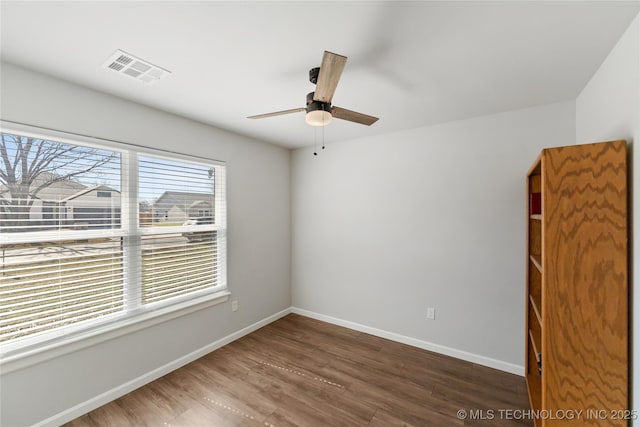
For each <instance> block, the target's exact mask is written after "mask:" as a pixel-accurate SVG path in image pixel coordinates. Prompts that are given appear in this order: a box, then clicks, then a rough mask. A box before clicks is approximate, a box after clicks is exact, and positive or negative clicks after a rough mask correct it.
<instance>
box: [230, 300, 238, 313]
mask: <svg viewBox="0 0 640 427" xmlns="http://www.w3.org/2000/svg"><path fill="white" fill-rule="evenodd" d="M231 311H238V300H234V301H231Z"/></svg>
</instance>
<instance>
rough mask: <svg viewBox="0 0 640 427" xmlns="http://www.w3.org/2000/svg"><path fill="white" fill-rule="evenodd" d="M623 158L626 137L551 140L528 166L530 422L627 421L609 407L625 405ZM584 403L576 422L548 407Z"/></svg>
mask: <svg viewBox="0 0 640 427" xmlns="http://www.w3.org/2000/svg"><path fill="white" fill-rule="evenodd" d="M626 159H627V153H626V142H625V141H612V142H604V143H597V144H585V145H573V146H567V147H558V148H549V149H545V150H543V151H542V153H541V154H540V156H539V157H538V159H537V160H536V161H535V162H534V164H533V166H532V167H531V169H530V170H529V172H528V175H527V191H528V200H529V201H528V211H527V212H528V221H527V222H528V230H527V231H528V233H527V240H528V248H527V249H528V250H527V298H526V346H525V371H526V380H527V387H528V391H529V399H530V402H531V407H532V409H533V410H544V412H543V413H542V415H543V417H541V418H540V419H537V420H536V422H535V425H536V427H540V426H544V427H548V426H554V425H562V426H568V425H576V426H583V425H616V426H617V425H619V426H623V425H628V421H627V420H624V419H616V418H624V417H617V416H616V415H617V414H616V413H615V412H612V411H616V410H620V411H624V410H626V409H628V408H629V394H628V372H629V368H628V302H627V300H628V298H627V296H628V289H627V286H628V284H627V277H628V263H627V256H628V250H627V238H628V232H627V166H626V164H627V160H626ZM580 410H582V411H583V413H582V414H581V416H580V418H576V419H574V420H572V421H567V420H559V419H553V418H554V417H552V416H550V415H549V414H554V413H558V412H557V411H580ZM547 411H549V412H547ZM596 411H597V412H596ZM602 411H606V412H602ZM605 415H606V416H605ZM544 418H546V419H544Z"/></svg>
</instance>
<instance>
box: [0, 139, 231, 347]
mask: <svg viewBox="0 0 640 427" xmlns="http://www.w3.org/2000/svg"><path fill="white" fill-rule="evenodd" d="M1 136H2V145H0V256H1V257H2V258H1V259H0V262H1V267H2V273H1V274H0V344H2V345H3V346H6V345H7V344H9V345H19V344H20V343H21V342H26V343H28V344H29V345H31V344H33V343H34V342H35V343H37V342H41V341H46V340H47V339H50V338H51V337H56V336H60V335H64V334H68V333H74V332H78V331H83V330H85V329H90V328H94V327H97V326H100V325H104V324H105V323H110V322H118V321H122V322H125V323H126V322H127V321H128V319H129V320H133V319H135V317H136V316H140V315H141V314H148V313H153V312H154V311H155V310H159V309H162V310H166V309H167V307H169V308H170V307H172V306H174V305H175V306H178V305H180V306H181V307H183V306H184V304H185V303H186V304H187V305H188V304H189V301H195V300H196V299H197V298H199V297H202V296H206V295H208V294H210V293H213V292H216V291H218V290H223V289H225V287H226V275H225V266H226V200H225V191H226V190H225V167H224V165H223V164H221V163H219V162H213V161H204V162H203V161H193V160H191V159H189V158H186V157H184V156H178V155H175V156H173V155H172V156H164V155H155V154H154V155H150V154H149V153H150V151H144V152H143V153H140V152H139V151H138V150H137V149H135V150H132V149H129V147H128V146H126V145H122V147H120V146H118V145H117V144H111V145H110V146H108V147H107V146H104V147H102V146H99V145H96V144H94V143H93V141H92V142H91V143H86V144H85V143H84V141H82V140H81V138H78V140H76V139H74V138H73V137H71V138H61V139H60V140H58V139H56V138H47V137H43V136H42V135H38V136H37V137H36V136H34V135H26V134H24V135H23V134H20V133H16V132H6V131H3V132H2V133H1Z"/></svg>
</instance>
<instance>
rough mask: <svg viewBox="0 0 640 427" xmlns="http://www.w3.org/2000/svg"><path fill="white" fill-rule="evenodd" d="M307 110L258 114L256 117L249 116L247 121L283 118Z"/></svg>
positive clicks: (296, 109) (293, 109)
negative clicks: (274, 117)
mask: <svg viewBox="0 0 640 427" xmlns="http://www.w3.org/2000/svg"><path fill="white" fill-rule="evenodd" d="M305 110H306V108H292V109H291V110H283V111H275V112H273V113H266V114H258V115H256V116H249V117H247V119H265V118H267V117H273V116H281V115H283V114H291V113H299V112H300V111H305Z"/></svg>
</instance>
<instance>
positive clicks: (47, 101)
mask: <svg viewBox="0 0 640 427" xmlns="http://www.w3.org/2000/svg"><path fill="white" fill-rule="evenodd" d="M1 68H2V76H1V78H2V80H1V87H2V91H1V95H0V96H1V98H0V107H1V110H0V111H1V118H2V119H4V120H12V121H18V122H24V123H27V124H31V125H38V126H44V127H50V128H55V129H59V130H64V131H68V132H74V133H80V134H88V135H92V136H98V137H102V138H109V139H114V140H119V141H123V142H128V143H134V144H140V145H145V146H150V147H156V148H162V149H168V150H177V151H180V152H182V153H185V154H194V155H201V156H206V157H210V158H214V159H219V160H224V161H226V162H227V183H228V187H227V192H228V284H229V290H230V291H231V292H232V299H237V300H239V303H240V309H239V310H238V311H237V312H235V313H232V312H231V308H230V304H229V303H225V304H221V305H217V306H214V307H210V308H208V309H205V310H201V311H198V312H195V313H192V314H190V315H187V316H185V317H182V318H178V319H175V320H172V321H169V322H167V323H164V324H159V325H156V326H154V327H151V328H148V329H145V330H141V331H138V332H136V333H133V334H130V335H126V336H123V337H120V338H117V339H113V340H111V341H107V342H103V343H100V344H98V345H95V346H93V347H88V348H85V349H83V350H80V351H77V352H74V353H71V354H67V355H65V356H61V357H58V358H56V359H52V360H48V361H46V362H43V363H40V364H37V365H35V366H31V367H29V368H25V369H21V370H18V371H14V372H11V373H6V374H3V375H2V377H1V378H0V381H1V385H2V388H1V390H0V397H1V407H0V412H1V418H0V425H2V426H6V427H13V426H25V425H31V424H33V423H35V422H38V421H42V420H44V419H47V418H48V417H51V416H54V415H56V414H58V413H60V412H62V411H65V410H67V409H69V408H72V407H74V406H75V405H78V404H81V403H83V402H85V401H87V400H88V399H91V398H93V397H95V396H98V395H100V394H101V393H104V392H107V391H109V390H111V389H113V388H115V387H118V386H121V385H122V384H125V383H127V382H129V381H131V380H133V379H135V378H138V377H140V376H143V375H145V374H147V373H149V372H150V371H153V370H154V369H156V368H158V367H161V366H163V365H165V364H167V363H170V362H172V361H174V360H176V359H179V358H181V357H183V356H185V355H187V354H189V353H191V352H193V351H195V350H197V349H200V348H202V347H205V346H207V345H209V344H211V343H213V342H214V341H216V340H218V339H220V338H222V337H225V336H227V335H229V334H231V333H233V332H236V331H238V330H240V329H242V328H244V327H246V326H248V325H251V324H253V323H254V322H257V321H259V320H261V319H264V318H266V317H268V316H270V315H273V314H274V313H277V312H279V311H281V310H284V309H286V308H288V307H289V306H290V304H291V293H290V292H291V290H290V197H289V195H290V186H289V177H290V170H289V168H290V152H289V151H288V150H285V149H282V148H277V147H275V146H272V145H267V144H264V143H260V142H257V141H255V140H252V139H250V138H246V137H242V136H238V135H234V134H231V133H228V132H224V131H221V130H218V129H215V128H213V127H210V126H206V125H203V124H199V123H196V122H193V121H190V120H187V119H184V118H180V117H177V116H174V115H171V114H168V113H164V112H161V111H158V110H154V109H152V108H148V107H144V106H141V105H138V104H134V103H131V102H128V101H125V100H122V99H119V98H115V97H112V96H109V95H105V94H102V93H98V92H95V91H92V90H88V89H86V88H83V87H80V86H76V85H74V84H70V83H67V82H63V81H60V80H56V79H54V78H51V77H46V76H43V75H40V74H37V73H33V72H30V71H27V70H25V69H22V68H19V67H15V66H13V65H10V64H2V67H1Z"/></svg>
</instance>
